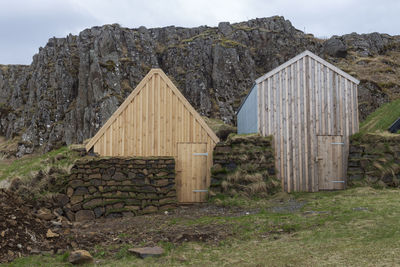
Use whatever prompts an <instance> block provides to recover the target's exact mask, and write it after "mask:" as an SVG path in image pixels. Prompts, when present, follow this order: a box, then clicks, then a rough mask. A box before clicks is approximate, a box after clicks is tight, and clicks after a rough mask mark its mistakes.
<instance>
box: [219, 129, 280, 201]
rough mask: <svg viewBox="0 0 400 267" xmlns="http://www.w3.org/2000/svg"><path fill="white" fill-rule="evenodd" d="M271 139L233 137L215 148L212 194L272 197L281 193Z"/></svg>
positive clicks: (243, 136)
mask: <svg viewBox="0 0 400 267" xmlns="http://www.w3.org/2000/svg"><path fill="white" fill-rule="evenodd" d="M272 144H273V141H272V136H267V137H263V136H260V135H258V134H251V135H230V136H229V137H228V138H227V140H226V141H225V142H220V143H218V144H217V145H216V147H215V149H214V155H213V159H214V165H213V167H212V169H211V191H212V192H213V193H225V194H230V195H235V194H244V195H248V196H251V195H259V194H271V193H274V192H276V191H277V190H280V184H281V183H280V181H279V180H278V179H277V178H276V176H275V167H274V166H275V158H274V150H273V145H272Z"/></svg>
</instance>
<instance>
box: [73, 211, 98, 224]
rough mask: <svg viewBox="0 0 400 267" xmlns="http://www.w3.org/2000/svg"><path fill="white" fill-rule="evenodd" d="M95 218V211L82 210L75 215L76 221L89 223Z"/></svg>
mask: <svg viewBox="0 0 400 267" xmlns="http://www.w3.org/2000/svg"><path fill="white" fill-rule="evenodd" d="M94 218H95V216H94V213H93V211H91V210H80V211H78V212H77V213H76V214H75V221H77V222H81V221H89V220H93V219H94Z"/></svg>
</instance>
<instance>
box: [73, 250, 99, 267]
mask: <svg viewBox="0 0 400 267" xmlns="http://www.w3.org/2000/svg"><path fill="white" fill-rule="evenodd" d="M68 261H69V262H70V263H72V264H86V263H91V262H93V257H92V255H90V253H89V252H88V251H86V250H83V249H81V250H75V251H73V252H71V254H70V255H69V258H68Z"/></svg>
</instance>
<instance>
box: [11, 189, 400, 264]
mask: <svg viewBox="0 0 400 267" xmlns="http://www.w3.org/2000/svg"><path fill="white" fill-rule="evenodd" d="M289 198H295V199H296V200H297V201H305V202H306V203H307V204H306V205H305V206H304V207H302V208H301V209H300V210H297V211H295V212H271V210H270V209H269V208H270V207H273V206H275V205H281V204H282V203H283V204H285V203H288V202H287V199H289ZM280 200H283V202H281V201H280ZM214 201H216V200H214ZM217 202H218V203H219V204H220V205H225V206H240V207H242V208H244V209H245V210H246V209H248V210H249V211H251V210H252V209H253V208H255V207H257V208H258V209H259V210H258V211H257V212H256V213H250V214H249V215H239V216H229V215H227V216H219V217H211V216H204V217H201V218H196V219H190V218H181V219H179V220H177V219H175V220H174V222H173V223H174V224H198V225H210V224H211V223H213V224H224V225H225V224H227V225H231V227H232V229H233V236H232V237H228V238H227V239H225V240H221V241H220V242H219V243H217V244H208V243H200V242H188V243H184V244H182V245H173V244H170V243H161V244H160V245H161V246H163V247H164V248H165V249H166V254H165V255H164V256H162V257H160V258H150V259H146V260H141V259H138V258H136V257H134V256H132V255H130V254H129V253H127V248H128V246H127V245H124V246H121V248H120V249H119V250H114V251H117V252H114V253H113V254H111V255H110V254H109V253H105V252H102V254H101V255H98V256H97V257H96V259H95V260H97V261H98V262H97V264H98V265H101V266H159V265H164V266H182V265H184V266H189V265H190V266H394V265H398V263H399V262H400V253H399V252H400V239H399V238H398V236H399V234H400V223H399V221H400V190H398V189H381V190H378V189H372V188H369V187H360V188H353V189H349V190H346V191H336V192H319V193H297V194H291V195H288V194H281V195H280V196H278V197H275V198H271V199H253V200H250V199H239V198H218V201H217ZM289 203H290V202H289ZM105 249H106V248H105ZM106 250H107V249H106ZM100 251H101V250H100ZM93 255H96V254H94V253H93ZM63 259H65V257H64V258H63V257H62V256H32V257H25V258H22V259H18V260H16V261H14V263H13V264H12V265H10V266H35V264H37V263H40V265H41V266H65V265H66V263H65V262H64V261H63ZM6 266H7V265H6Z"/></svg>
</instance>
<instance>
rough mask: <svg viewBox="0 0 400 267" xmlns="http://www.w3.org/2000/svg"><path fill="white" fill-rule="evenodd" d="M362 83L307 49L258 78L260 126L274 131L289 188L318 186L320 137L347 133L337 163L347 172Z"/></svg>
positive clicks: (279, 162)
mask: <svg viewBox="0 0 400 267" xmlns="http://www.w3.org/2000/svg"><path fill="white" fill-rule="evenodd" d="M357 84H358V81H357V80H356V79H354V78H353V77H351V76H349V75H348V74H345V73H344V72H343V71H340V70H338V69H337V68H336V67H334V66H333V65H331V64H329V63H327V62H326V63H325V62H324V61H323V60H322V59H321V58H319V57H317V56H315V55H314V54H312V53H311V52H308V51H307V53H303V54H302V56H297V57H296V58H294V59H292V60H290V61H288V62H287V63H284V64H283V65H282V66H280V67H278V68H277V69H275V70H273V71H271V72H270V73H269V74H266V75H264V76H262V77H261V78H259V79H257V81H256V85H257V90H258V93H257V95H258V96H259V98H258V110H259V111H261V112H260V113H262V114H259V116H258V129H259V132H260V133H261V134H262V135H264V136H266V135H273V136H274V145H275V159H276V169H277V173H278V176H279V177H280V178H281V180H282V186H283V189H284V190H285V191H287V192H293V191H308V192H314V191H318V190H319V186H318V181H319V178H318V173H319V172H318V164H317V160H316V159H317V157H318V156H319V155H318V153H319V150H318V136H342V137H343V140H344V147H343V155H336V154H338V153H336V152H335V153H336V154H335V156H337V157H338V159H339V158H340V160H339V161H340V162H338V163H335V164H338V166H342V167H343V173H346V169H347V157H348V149H349V141H348V140H349V136H350V135H352V134H354V133H356V132H358V102H357ZM327 164H328V163H327ZM329 164H333V163H329Z"/></svg>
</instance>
